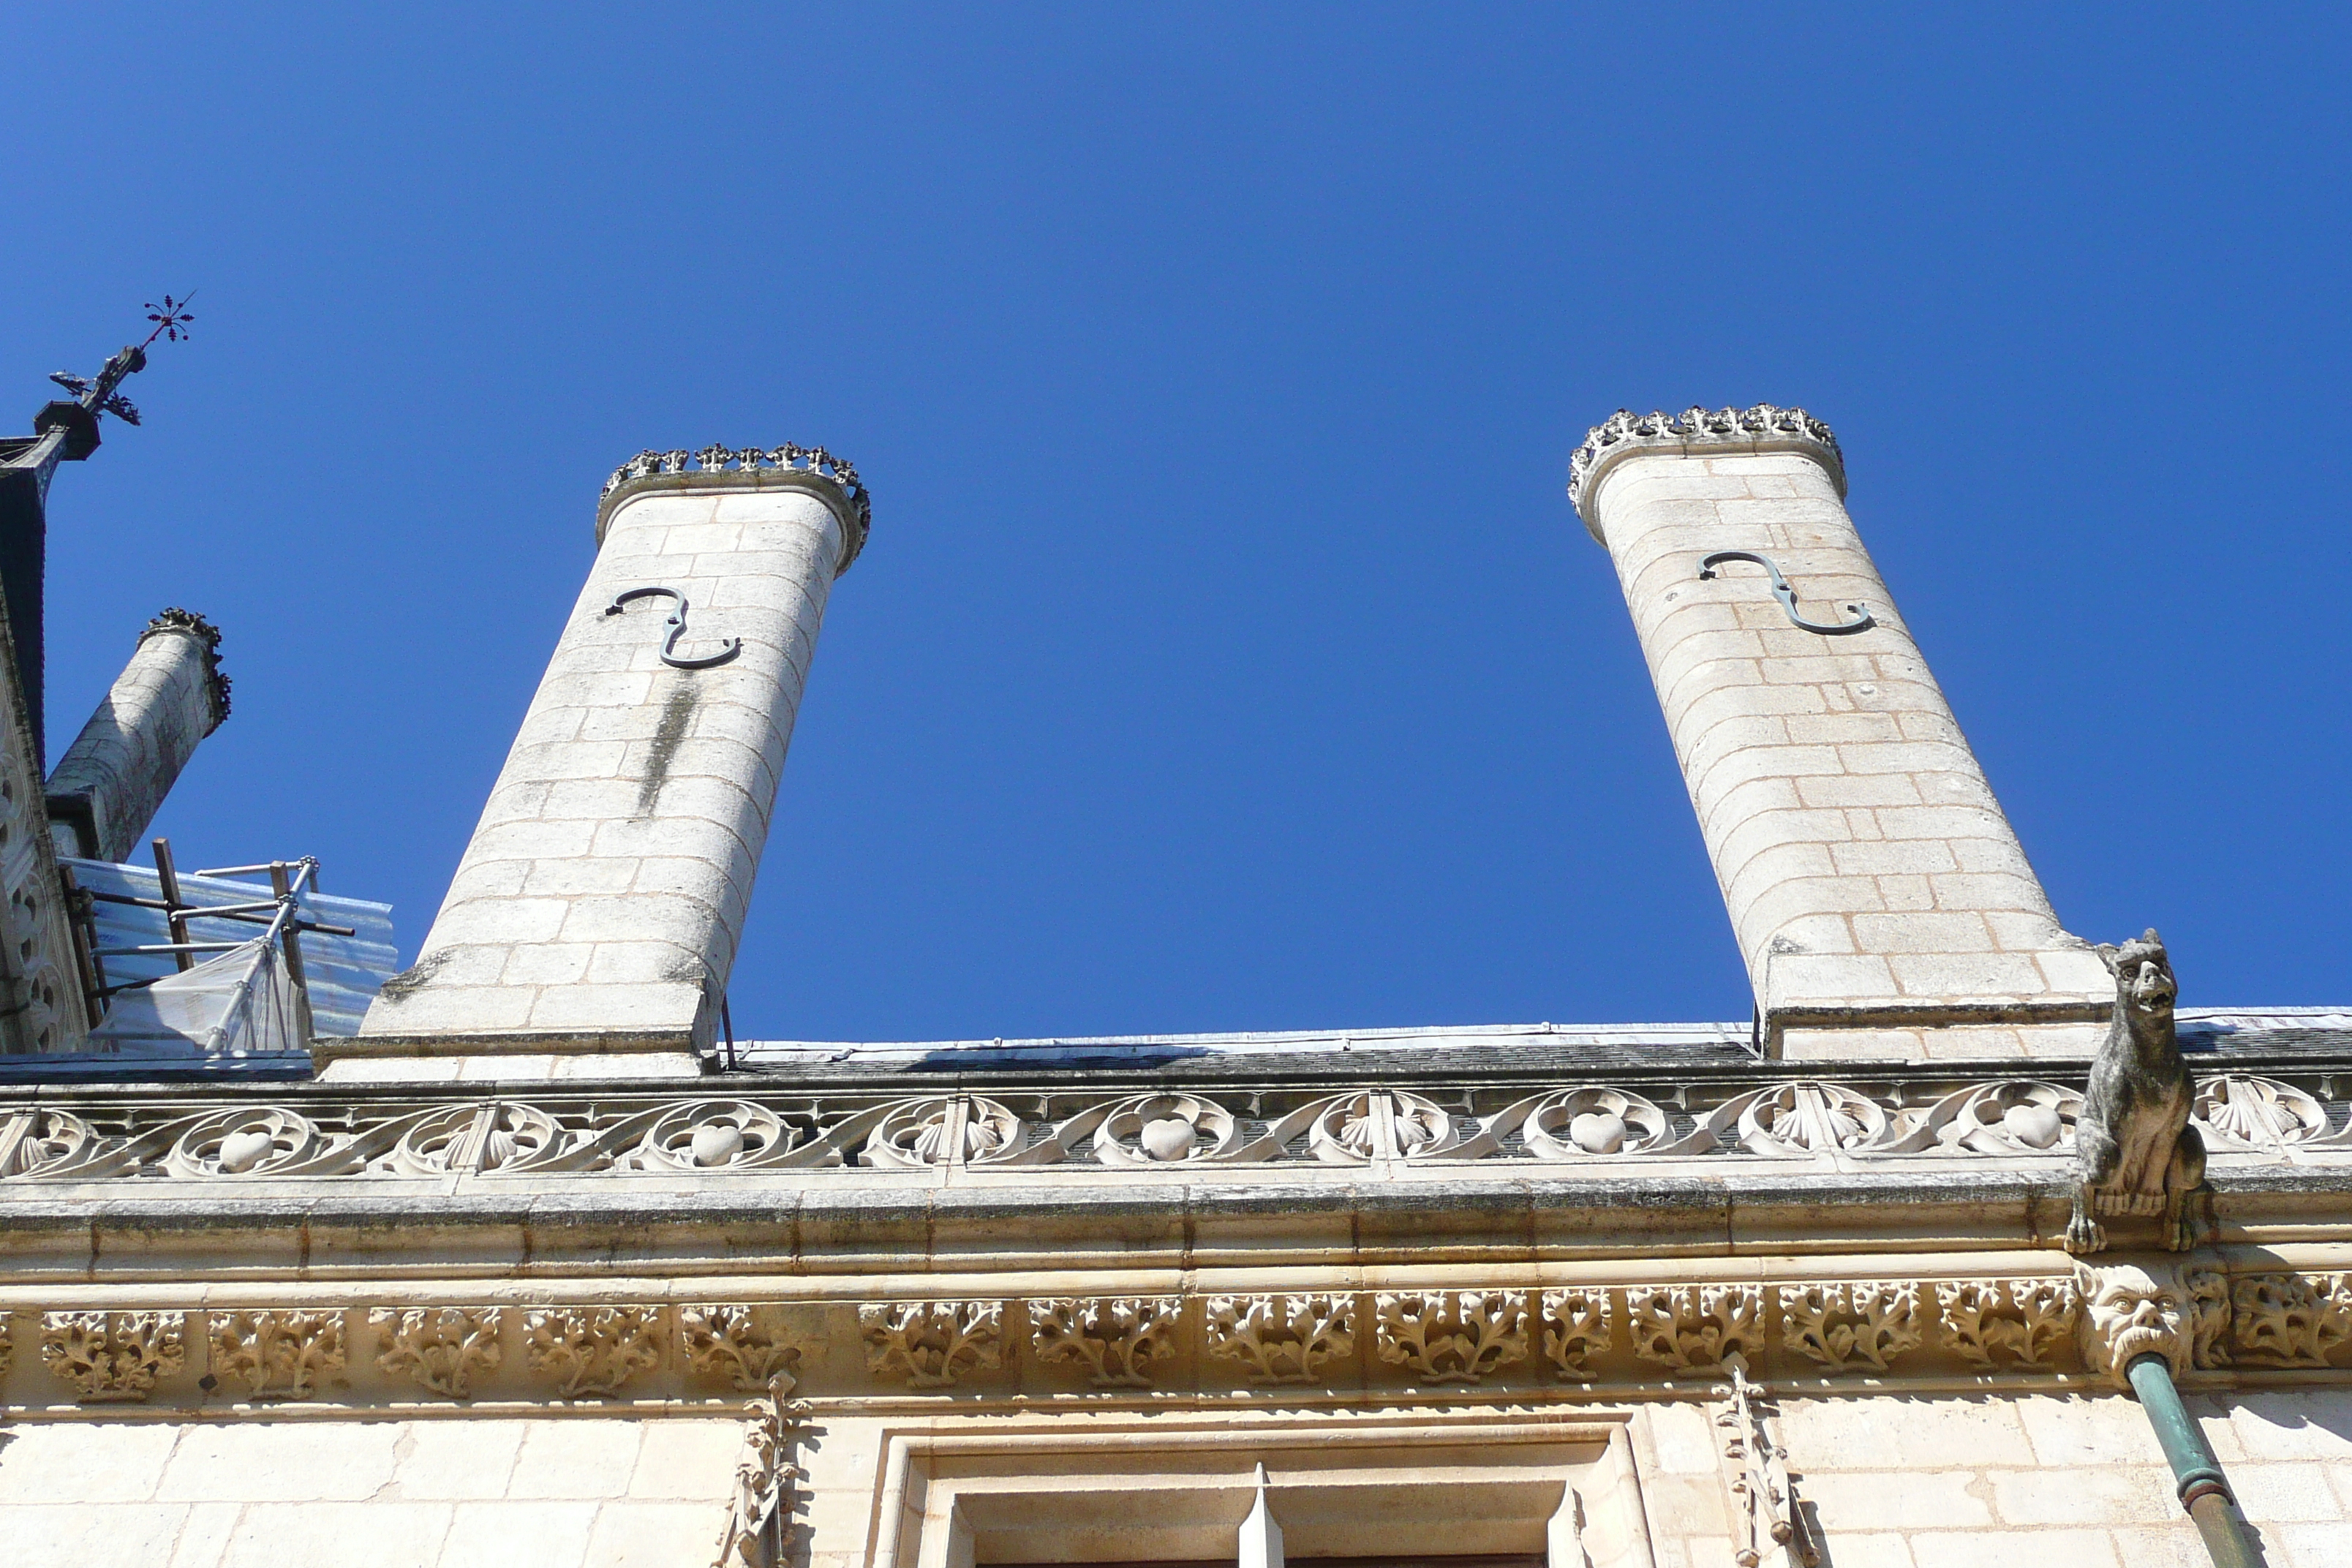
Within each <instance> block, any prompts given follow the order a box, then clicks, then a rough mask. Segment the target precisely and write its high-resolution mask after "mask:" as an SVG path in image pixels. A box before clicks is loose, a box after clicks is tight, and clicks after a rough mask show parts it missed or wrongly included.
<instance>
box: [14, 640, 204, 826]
mask: <svg viewBox="0 0 2352 1568" xmlns="http://www.w3.org/2000/svg"><path fill="white" fill-rule="evenodd" d="M206 635H209V634H204V633H199V632H197V631H196V630H194V628H193V627H189V626H180V625H177V624H165V623H164V622H163V621H162V620H160V619H159V621H158V623H157V625H156V626H152V627H150V628H149V629H148V631H147V632H146V633H145V635H143V636H142V637H140V639H139V647H137V649H135V650H134V651H133V652H132V654H131V662H130V663H129V664H126V665H124V666H123V668H122V673H121V675H119V676H117V677H115V679H114V685H113V687H112V688H111V689H110V690H109V691H108V692H107V694H106V696H105V698H104V699H103V700H100V703H99V705H98V709H97V710H96V711H95V712H93V713H91V714H90V716H89V722H88V723H86V724H84V725H83V726H82V728H81V733H80V734H79V735H78V736H76V737H75V739H74V743H73V744H72V746H70V747H69V748H68V750H67V752H66V754H65V756H64V757H63V758H62V759H61V760H60V761H59V762H58V766H57V771H56V772H55V773H51V774H50V775H49V782H48V790H47V793H48V800H49V815H50V818H51V825H52V830H53V831H54V832H55V833H56V835H57V837H58V852H59V853H61V854H66V855H79V856H86V857H89V858H93V859H99V860H127V859H129V858H131V854H132V853H133V852H134V851H135V850H137V848H138V847H139V840H140V838H141V837H142V835H143V834H145V832H146V831H147V826H148V825H149V824H150V823H152V822H153V821H154V820H155V813H156V812H157V811H158V810H159V809H161V808H162V806H163V797H164V796H165V795H169V794H170V793H171V789H172V785H173V783H174V782H176V781H177V780H178V778H179V776H180V770H181V769H182V768H184V767H185V766H186V765H187V762H188V759H189V758H190V757H191V756H194V754H195V750H196V745H197V742H200V741H202V740H203V739H204V738H205V736H206V735H209V734H211V733H212V732H213V731H214V730H215V728H217V727H218V725H219V723H220V721H221V717H222V715H221V710H220V705H219V702H218V700H216V699H215V695H214V690H215V685H214V683H215V676H214V673H213V663H212V659H211V656H210V654H209V652H208V650H207V649H206V647H205V636H206Z"/></svg>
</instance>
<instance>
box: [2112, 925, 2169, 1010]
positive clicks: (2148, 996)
mask: <svg viewBox="0 0 2352 1568" xmlns="http://www.w3.org/2000/svg"><path fill="white" fill-rule="evenodd" d="M2100 956H2101V957H2103V958H2105V959H2106V962H2107V967H2108V968H2109V969H2110V970H2113V971H2114V972H2115V976H2116V1001H2118V1002H2120V1003H2121V1004H2122V1005H2125V1006H2126V1007H2129V1008H2130V1009H2131V1010H2132V1011H2133V1012H2134V1013H2135V1014H2137V1015H2138V1016H2141V1017H2144V1018H2162V1017H2168V1016H2170V1015H2171V1012H2172V1002H2173V998H2174V997H2176V996H2178V995H2179V994H2180V987H2179V984H2178V983H2177V982H2175V981H2174V980H2173V978H2172V963H2171V960H2170V959H2168V957H2166V956H2165V952H2164V939H2163V938H2162V937H2160V936H2158V935H2157V934H2156V928H2155V927H2153V926H2150V927H2149V928H2148V930H2147V934H2146V935H2145V936H2142V937H2141V938H2140V939H2139V940H2138V941H2137V942H2126V943H2124V944H2123V946H2122V947H2120V948H2114V949H2103V950H2102V951H2101V952H2100Z"/></svg>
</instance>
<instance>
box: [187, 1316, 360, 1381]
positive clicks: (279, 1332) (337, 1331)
mask: <svg viewBox="0 0 2352 1568" xmlns="http://www.w3.org/2000/svg"><path fill="white" fill-rule="evenodd" d="M205 1337H206V1338H208V1339H209V1340H210V1341H211V1342H212V1375H213V1376H215V1377H216V1378H218V1379H220V1380H221V1381H222V1382H223V1383H226V1384H233V1385H238V1391H239V1392H240V1393H242V1394H244V1395H245V1396H246V1397H247V1398H249V1399H308V1398H310V1397H311V1395H312V1394H315V1393H316V1392H317V1390H318V1385H319V1381H320V1379H321V1378H324V1377H331V1376H332V1375H333V1374H334V1373H339V1372H341V1371H342V1370H343V1364H344V1352H343V1315H342V1313H341V1312H298V1311H281V1312H215V1313H213V1314H211V1315H210V1317H209V1318H208V1319H207V1320H206V1321H205Z"/></svg>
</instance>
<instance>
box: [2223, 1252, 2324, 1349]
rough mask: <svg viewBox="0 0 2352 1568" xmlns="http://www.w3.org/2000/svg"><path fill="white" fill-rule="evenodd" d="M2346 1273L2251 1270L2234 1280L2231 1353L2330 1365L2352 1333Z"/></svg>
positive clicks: (2231, 1304) (2231, 1296) (2232, 1287)
mask: <svg viewBox="0 0 2352 1568" xmlns="http://www.w3.org/2000/svg"><path fill="white" fill-rule="evenodd" d="M2346 1305H2347V1303H2346V1301H2345V1299H2344V1288H2343V1277H2342V1276H2336V1277H2334V1278H2330V1277H2327V1276H2321V1277H2320V1278H2319V1279H2313V1278H2311V1277H2310V1276H2308V1275H2303V1274H2249V1275H2245V1276H2242V1277H2241V1278H2239V1279H2232V1280H2231V1282H2230V1359H2231V1361H2233V1362H2239V1363H2246V1364H2248V1365H2253V1366H2326V1364H2327V1361H2328V1356H2329V1353H2330V1352H2333V1351H2334V1350H2335V1349H2336V1346H2338V1345H2340V1344H2342V1343H2343V1342H2345V1340H2346V1339H2347V1338H2352V1321H2347V1315H2346V1310H2345V1309H2346Z"/></svg>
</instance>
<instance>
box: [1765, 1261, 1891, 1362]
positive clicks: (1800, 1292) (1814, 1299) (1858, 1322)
mask: <svg viewBox="0 0 2352 1568" xmlns="http://www.w3.org/2000/svg"><path fill="white" fill-rule="evenodd" d="M1925 1337H1926V1325H1925V1324H1924V1323H1923V1322H1921V1321H1920V1311H1919V1287H1918V1286H1917V1285H1916V1284H1913V1283H1910V1282H1907V1281H1881V1282H1878V1283H1874V1284H1809V1285H1783V1286H1781V1287H1780V1339H1781V1342H1782V1343H1784V1344H1786V1345H1787V1346H1788V1347H1789V1348H1790V1350H1792V1351H1796V1352H1799V1353H1800V1354H1801V1355H1804V1356H1806V1357H1809V1358H1810V1359H1811V1360H1813V1361H1817V1362H1819V1363H1822V1365H1823V1366H1825V1367H1827V1368H1829V1369H1830V1370H1831V1371H1832V1372H1846V1371H1849V1370H1851V1369H1852V1368H1853V1367H1856V1366H1866V1367H1868V1368H1870V1369H1871V1370H1872V1371H1873V1372H1885V1370H1886V1363H1888V1362H1889V1361H1891V1360H1892V1359H1894V1358H1895V1356H1898V1355H1901V1354H1902V1353H1903V1352H1905V1351H1907V1350H1913V1349H1916V1347H1917V1346H1918V1344H1919V1342H1920V1341H1921V1340H1922V1339H1924V1338H1925Z"/></svg>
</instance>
